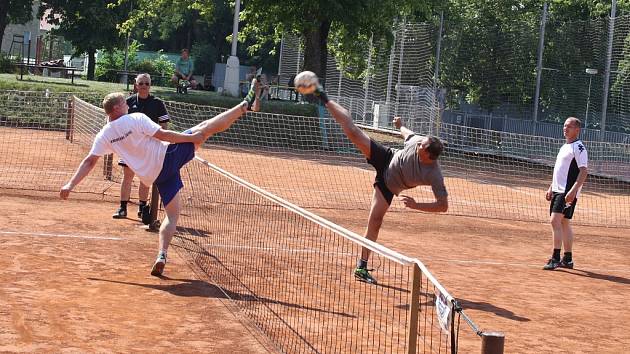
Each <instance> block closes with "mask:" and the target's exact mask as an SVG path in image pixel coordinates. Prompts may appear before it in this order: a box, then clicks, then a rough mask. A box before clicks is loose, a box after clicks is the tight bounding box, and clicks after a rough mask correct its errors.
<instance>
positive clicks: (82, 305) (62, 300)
mask: <svg viewBox="0 0 630 354" xmlns="http://www.w3.org/2000/svg"><path fill="white" fill-rule="evenodd" d="M0 208H1V209H2V210H4V211H5V212H3V213H1V214H0V225H1V226H0V240H1V242H0V254H2V257H0V284H1V285H0V352H3V353H4V352H26V353H29V352H30V353H53V352H57V353H58V352H76V353H97V352H98V353H103V352H119V353H123V352H126V353H129V352H157V351H159V352H171V353H173V352H177V353H268V352H270V351H269V350H268V348H273V347H270V346H269V345H268V344H265V343H266V339H265V338H263V337H261V335H260V334H259V333H258V332H257V330H256V329H253V328H250V327H249V326H246V325H245V322H242V321H241V320H240V317H241V315H239V314H238V312H234V311H233V309H232V306H230V304H229V301H228V300H226V299H225V296H224V294H223V293H222V292H221V290H220V289H219V288H217V287H215V286H213V285H212V284H210V283H208V282H206V281H204V280H199V279H198V278H196V277H195V275H194V274H193V272H192V271H191V269H190V268H189V267H188V265H187V264H186V263H185V261H184V260H182V258H181V257H180V255H179V253H178V252H177V249H176V248H174V249H172V250H171V252H170V253H169V261H168V264H167V267H166V271H165V275H166V277H164V278H161V279H160V278H157V277H153V276H151V275H150V274H149V272H150V268H151V265H152V262H153V260H154V258H155V255H156V249H157V235H156V234H155V233H151V232H147V231H145V230H143V229H142V228H140V225H141V223H140V222H138V221H137V220H131V219H127V220H113V219H112V218H111V214H112V211H113V210H115V208H116V205H115V204H113V203H107V202H90V201H77V200H70V201H61V200H59V199H58V198H55V195H54V194H50V195H47V196H45V197H37V198H31V197H23V196H12V195H8V194H5V193H3V195H2V198H0ZM130 210H134V211H135V206H132V207H131V209H130ZM261 343H263V344H261Z"/></svg>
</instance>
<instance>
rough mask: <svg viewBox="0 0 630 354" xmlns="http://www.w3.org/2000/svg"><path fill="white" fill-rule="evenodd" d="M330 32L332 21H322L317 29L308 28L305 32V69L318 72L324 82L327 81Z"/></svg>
mask: <svg viewBox="0 0 630 354" xmlns="http://www.w3.org/2000/svg"><path fill="white" fill-rule="evenodd" d="M315 21H317V20H315ZM328 32H330V21H324V22H320V23H319V26H317V27H316V28H315V29H312V30H307V31H305V32H304V33H303V36H304V70H309V71H312V72H314V73H315V74H317V76H318V77H319V78H320V81H321V82H322V83H325V81H326V62H327V60H328V48H327V44H328Z"/></svg>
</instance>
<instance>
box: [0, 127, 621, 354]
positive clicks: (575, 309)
mask: <svg viewBox="0 0 630 354" xmlns="http://www.w3.org/2000/svg"><path fill="white" fill-rule="evenodd" d="M15 130H20V129H4V128H3V130H2V134H3V138H4V137H8V136H9V135H10V134H11V133H9V131H11V132H14V131H15ZM28 134H32V136H36V137H38V138H41V139H40V140H37V139H36V141H46V144H43V143H40V144H30V145H29V144H14V145H6V144H3V145H2V153H3V155H4V156H10V157H12V158H13V160H11V161H12V162H11V163H10V164H9V165H10V166H19V169H20V171H21V172H20V173H21V174H22V178H20V177H19V175H17V176H18V177H16V175H15V174H14V175H12V177H11V178H12V179H11V178H9V177H8V176H4V177H2V178H0V183H1V184H0V185H1V186H2V188H3V189H2V193H1V194H2V198H1V201H0V205H2V207H3V209H4V210H6V211H8V212H5V213H3V215H2V216H0V225H2V227H1V230H0V231H1V233H0V238H1V239H2V240H3V242H2V243H1V246H0V247H1V249H2V255H3V257H2V260H1V261H0V266H2V268H1V270H0V280H1V281H2V284H3V285H2V286H0V294H1V295H2V296H1V297H0V311H1V312H2V313H3V316H0V321H2V326H1V327H0V328H2V329H1V330H0V343H1V344H0V350H2V351H9V352H50V351H61V350H62V349H69V350H71V351H79V352H80V351H120V352H125V351H144V350H147V351H148V350H154V349H163V350H166V351H178V352H216V353H226V352H243V353H256V352H267V351H274V350H275V347H274V346H273V344H270V343H269V341H268V340H267V339H266V337H265V336H263V335H262V334H261V332H260V331H259V329H258V328H255V327H253V326H251V325H249V324H248V318H247V317H246V316H244V315H243V313H242V311H239V310H238V309H237V306H235V304H234V302H233V301H232V300H227V299H226V295H225V294H224V293H223V292H222V291H221V289H219V288H217V287H216V286H214V285H213V284H212V282H211V281H209V279H208V278H206V277H205V276H204V275H203V274H200V273H199V272H198V270H196V267H195V265H194V264H192V262H190V254H189V253H188V251H187V250H186V247H185V246H186V241H185V240H182V239H181V238H180V239H179V240H176V242H175V246H174V249H173V250H172V251H171V253H170V254H171V256H170V259H169V264H168V265H167V270H166V273H165V275H166V277H165V278H163V279H159V278H155V277H151V276H149V274H148V273H149V269H150V265H151V263H152V261H153V258H154V256H155V251H156V247H157V245H156V243H157V241H156V235H155V234H152V233H149V232H146V231H144V230H142V229H141V228H140V227H139V225H140V223H139V222H138V221H137V220H135V219H133V218H130V219H129V220H123V221H115V220H112V219H111V213H112V211H113V210H115V208H116V206H117V203H116V199H117V193H118V185H117V184H116V183H113V182H111V181H104V180H103V178H102V175H100V177H99V174H98V172H100V171H94V172H93V176H92V177H91V179H90V180H89V181H88V182H87V185H86V186H85V188H86V191H84V193H78V194H75V195H73V196H71V199H72V200H70V201H61V200H59V199H57V198H56V194H55V193H53V192H49V191H46V189H47V188H50V187H49V186H51V185H55V184H58V185H59V186H61V184H62V183H63V182H64V181H65V180H66V179H67V178H69V177H70V175H71V173H72V172H73V170H74V168H75V167H76V165H77V164H78V163H79V161H80V156H81V154H80V153H79V152H77V153H72V154H68V155H67V160H65V161H63V160H64V159H57V160H55V159H49V160H46V159H45V158H44V157H42V159H43V160H46V161H47V162H46V164H45V167H43V166H42V165H35V164H32V163H31V162H32V161H35V160H33V159H31V158H32V157H34V156H42V155H45V151H48V152H49V153H50V154H51V155H54V151H70V150H72V149H74V147H73V148H68V147H67V146H66V145H67V144H69V142H68V141H67V140H65V139H64V137H63V133H61V132H35V131H31V130H29V131H28ZM55 136H56V138H55ZM49 137H50V139H47V138H49ZM45 138H46V139H45ZM57 144H59V146H57ZM11 146H13V147H19V149H17V150H15V151H12V150H9V149H10V148H11ZM29 149H32V151H28V150H29ZM69 149H70V150H69ZM72 151H75V150H72ZM76 151H83V154H84V153H85V147H83V148H77V150H76ZM230 153H231V151H230V150H227V149H223V150H221V149H207V150H204V151H202V152H201V153H200V155H201V156H203V157H206V158H207V159H208V160H209V161H212V160H213V158H214V160H215V161H217V164H218V165H219V166H220V167H224V168H226V169H228V168H232V169H233V170H235V173H237V174H238V172H239V171H238V169H239V168H240V169H241V170H243V169H245V170H243V171H240V172H243V173H242V174H244V176H242V177H244V178H245V179H246V180H247V179H248V178H250V179H258V181H256V182H257V183H260V184H261V185H262V186H263V187H270V188H269V189H270V190H271V191H272V192H274V193H278V194H279V195H280V196H283V197H285V198H287V199H289V200H290V201H291V198H294V199H296V200H294V202H295V203H296V204H299V203H300V202H306V200H300V198H306V197H305V195H304V193H300V192H299V191H300V189H301V188H306V187H309V186H313V185H326V184H327V183H328V184H329V183H330V181H329V180H327V179H323V178H322V177H321V176H330V175H335V174H336V175H338V176H340V177H341V178H339V179H338V180H336V182H335V183H339V186H337V187H338V188H340V189H342V190H346V191H347V195H348V197H347V198H349V199H350V200H351V201H353V203H354V204H355V205H357V204H358V205H359V206H358V207H352V208H345V209H342V210H340V209H335V208H318V209H315V208H313V207H312V208H311V210H315V211H316V212H317V213H318V214H320V215H321V216H323V217H325V218H328V219H330V220H332V221H334V222H336V223H338V224H340V225H343V226H345V227H346V228H349V229H350V230H351V231H354V232H357V233H362V232H363V229H364V225H365V220H366V218H367V210H365V209H360V208H361V206H360V204H361V201H360V200H359V201H357V200H356V198H354V197H352V195H362V194H364V193H369V190H370V172H369V170H367V169H366V170H363V169H361V168H360V167H357V166H355V165H352V164H337V165H336V164H334V163H331V162H327V163H323V162H318V161H312V160H305V159H300V158H295V156H288V157H285V158H283V157H282V156H267V157H266V159H265V158H263V157H261V156H260V154H255V153H252V152H250V151H246V150H239V151H236V152H235V153H233V154H232V155H226V156H228V157H222V156H223V155H221V154H230ZM20 156H26V157H27V158H26V159H25V161H19V157H20ZM273 159H277V160H275V163H274V160H273ZM227 161H231V164H230V163H228V162H227ZM255 161H259V164H258V165H256V162H255ZM283 161H290V163H291V167H290V168H287V167H286V166H287V165H284V164H282V162H283ZM245 162H248V163H250V162H251V165H248V164H246V163H245ZM29 163H31V164H30V165H29ZM191 163H196V162H195V161H193V162H191ZM3 164H8V163H7V162H4V161H3ZM243 166H248V167H243ZM270 167H272V168H270ZM357 169H360V170H361V171H364V172H359V174H360V175H361V176H364V177H359V178H358V182H357V180H348V181H346V180H344V179H343V178H342V177H343V176H345V175H346V174H347V173H348V171H349V170H352V171H355V172H356V170H357ZM248 171H249V172H248ZM268 171H271V172H268ZM296 171H306V172H305V173H300V172H296ZM309 171H320V172H321V173H313V172H309ZM324 172H326V173H324ZM248 174H249V175H248ZM270 174H271V175H270ZM296 174H297V175H299V176H296ZM32 175H35V176H39V177H40V181H46V183H45V184H46V185H39V186H37V185H36V184H37V183H34V184H35V185H34V186H31V187H30V188H29V187H27V188H29V189H35V190H37V189H41V190H42V191H40V192H31V191H29V192H22V191H20V190H13V189H9V186H14V188H15V187H19V186H20V181H21V180H23V181H24V184H25V185H26V184H28V183H31V182H28V181H31V180H33V179H31V177H29V176H32ZM287 175H288V176H289V177H288V178H287V177H285V176H287ZM195 176H196V175H195V174H192V175H191V177H195ZM27 177H28V178H27ZM298 177H299V178H298ZM283 178H285V179H284V180H283ZM279 179H280V181H282V182H283V183H279ZM35 180H37V178H35ZM340 181H341V182H340ZM190 182H192V181H190ZM185 183H187V181H185ZM301 183H302V184H304V185H301ZM446 183H447V186H449V183H451V184H452V185H456V186H457V187H456V188H454V189H455V190H454V191H453V193H451V198H456V197H457V195H458V194H459V193H462V192H461V191H465V190H476V189H477V188H480V187H479V186H477V185H475V183H481V182H475V181H474V179H471V180H468V179H466V178H464V177H463V176H462V177H461V178H459V179H457V181H456V182H455V180H454V179H450V178H447V182H446ZM466 183H468V185H466ZM544 183H545V182H544V181H540V184H541V185H544ZM265 184H267V185H265ZM281 186H283V188H280V187H281ZM186 188H188V189H191V188H192V187H191V185H187V187H186ZM207 188H210V189H211V188H212V185H209V186H208V187H207ZM274 188H275V189H276V190H274ZM309 188H310V187H309ZM483 188H485V190H491V189H492V188H496V190H495V192H496V193H489V194H487V195H478V196H475V198H471V197H470V196H468V200H469V201H470V200H473V201H474V202H475V203H477V206H478V207H482V206H487V205H494V204H495V203H496V199H497V198H509V197H505V188H506V187H504V186H500V185H497V186H496V187H495V186H494V185H488V184H487V183H484V186H483ZM526 188H529V189H527V190H526V192H527V193H536V192H537V191H536V189H535V188H533V187H526ZM87 189H91V190H101V191H102V193H101V194H98V193H96V192H88V191H87ZM202 192H203V190H200V189H199V188H197V193H201V194H203V193H202ZM425 193H426V191H422V192H421V193H420V197H422V196H423V195H428V194H425ZM321 194H322V195H321V196H317V195H315V196H313V197H314V198H320V199H322V200H324V199H326V198H327V195H326V193H325V192H322V193H321ZM540 194H541V198H542V191H540ZM336 197H337V196H336ZM336 197H335V198H336ZM368 197H369V195H368V196H366V198H365V200H366V202H365V203H366V204H367V203H368V201H369V199H368ZM593 197H597V198H601V199H602V200H616V199H618V198H624V196H623V195H618V194H615V195H610V196H606V195H603V194H598V195H597V196H593ZM338 198H341V199H340V201H339V203H341V202H343V198H344V196H338ZM484 198H491V199H489V200H487V199H484ZM625 198H627V196H625ZM585 199H586V198H585ZM306 204H308V203H306ZM333 204H334V203H333ZM540 205H541V207H542V208H544V207H545V205H546V203H545V202H541V204H540ZM597 205H599V204H597ZM626 205H627V204H626ZM365 207H366V206H365ZM365 207H363V208H365ZM473 207H474V206H473ZM131 210H134V209H131ZM399 210H400V207H399V206H398V207H396V206H395V212H392V213H389V214H388V215H387V216H386V219H385V222H384V226H383V229H382V231H381V236H380V238H379V242H380V243H381V244H383V245H385V246H387V247H389V248H392V249H393V250H395V251H398V252H401V253H403V254H405V255H407V256H410V257H416V258H419V259H421V260H422V261H423V262H424V263H425V264H426V265H428V267H429V269H430V270H431V271H432V272H433V273H434V274H435V275H436V277H437V279H438V280H439V281H441V283H442V284H443V285H444V286H445V288H446V289H448V290H449V291H450V292H451V293H452V294H453V295H454V296H455V297H456V298H457V299H459V300H460V301H461V304H462V305H463V307H464V309H465V311H466V312H467V314H468V315H469V316H471V317H472V318H473V320H474V321H475V322H476V323H477V325H479V327H481V328H482V329H485V330H498V331H503V332H504V333H505V335H506V352H508V353H510V352H512V353H541V352H550V351H554V352H561V353H619V352H623V351H624V350H625V349H626V348H627V346H628V345H630V335H629V334H628V333H627V331H626V330H625V327H626V326H625V323H627V322H628V320H630V311H628V310H627V309H625V306H624V304H625V303H626V302H627V299H628V298H630V286H629V285H630V260H629V259H628V257H627V254H629V251H630V241H629V240H628V238H627V234H628V230H627V229H621V228H605V227H585V226H576V227H575V231H576V242H575V250H574V253H575V262H576V269H574V270H557V271H554V272H544V271H542V270H541V268H542V265H543V264H544V263H545V262H546V260H547V258H548V256H549V253H550V252H549V251H550V250H549V246H550V235H549V234H550V230H549V227H548V226H547V225H545V224H542V223H536V222H515V221H511V220H499V219H487V218H486V219H484V218H472V217H465V216H455V215H429V214H422V213H409V212H398V211H399ZM579 211H580V209H579V207H578V211H577V213H579ZM543 212H544V211H543ZM622 215H628V213H627V211H622ZM224 227H225V226H224ZM203 231H205V232H207V233H209V234H210V237H211V236H212V232H214V231H215V230H203ZM254 256H255V255H254ZM348 259H349V260H350V263H349V264H348V265H346V267H347V270H350V269H351V267H352V263H353V262H354V261H353V257H348ZM372 266H374V267H376V268H377V269H376V270H375V272H374V275H375V276H376V277H377V278H378V277H379V275H380V273H379V272H380V271H381V269H379V268H378V267H379V261H378V259H376V260H374V261H373V264H372ZM347 270H346V268H343V269H340V271H341V272H342V273H343V272H346V271H347ZM273 271H274V269H273V267H272V266H270V267H267V268H266V269H264V272H267V273H273ZM348 276H350V274H349V273H348ZM357 284H361V283H357ZM312 286H313V287H318V286H320V284H313V285H312ZM352 286H353V291H354V294H355V296H356V298H357V300H356V301H357V302H359V301H361V300H363V299H365V298H366V297H368V296H369V295H370V291H371V290H370V289H369V288H367V287H365V286H360V285H356V288H354V287H355V285H352ZM278 291H281V290H278ZM282 291H289V290H282ZM271 300H273V299H271ZM276 305H278V306H279V307H281V308H286V307H287V306H289V305H291V304H283V303H279V304H276ZM320 310H321V309H320ZM320 312H321V311H320ZM324 313H325V312H324ZM333 315H336V314H333ZM460 326H461V328H460V352H462V353H471V352H473V353H474V352H478V351H479V340H478V338H477V337H476V336H475V335H474V334H473V333H470V331H469V330H468V327H467V326H466V324H465V323H463V321H462V324H461V325H460ZM331 330H332V331H333V332H334V331H335V329H334V328H332V329H331ZM338 330H343V329H342V328H340V329H338ZM328 340H331V339H330V338H329V339H328ZM332 347H333V348H334V347H335V346H334V345H333V346H332Z"/></svg>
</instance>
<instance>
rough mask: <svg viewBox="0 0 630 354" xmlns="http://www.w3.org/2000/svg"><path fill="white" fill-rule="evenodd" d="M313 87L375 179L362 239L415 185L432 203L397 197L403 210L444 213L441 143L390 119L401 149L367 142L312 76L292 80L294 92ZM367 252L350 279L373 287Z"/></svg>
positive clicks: (375, 232)
mask: <svg viewBox="0 0 630 354" xmlns="http://www.w3.org/2000/svg"><path fill="white" fill-rule="evenodd" d="M313 85H314V86H315V89H314V92H313V95H314V96H315V97H318V98H319V99H320V100H321V102H322V103H323V104H324V106H326V108H327V109H328V111H329V112H330V114H331V115H332V116H333V118H334V119H335V120H336V121H337V123H339V124H340V125H341V127H342V129H343V131H344V133H345V134H346V136H347V137H348V139H350V141H352V143H353V144H354V145H355V146H356V147H357V148H358V149H359V150H360V151H361V153H363V155H364V156H365V157H366V159H367V161H368V163H369V164H370V165H372V166H374V169H375V170H376V178H375V180H374V194H373V195H372V204H371V206H370V215H369V217H368V225H367V228H366V230H365V234H364V236H365V237H367V238H368V239H369V240H372V241H376V239H377V238H378V232H379V230H380V228H381V225H382V223H383V217H384V216H385V213H386V212H387V210H388V209H389V206H390V204H391V202H392V199H393V198H394V194H395V195H397V196H398V195H399V194H400V192H402V191H404V190H406V189H410V188H413V187H416V186H419V185H430V186H431V188H432V189H433V194H434V196H435V201H433V202H428V203H419V202H416V201H415V200H414V199H413V198H411V197H409V196H404V195H400V196H399V198H400V200H401V201H402V202H403V203H404V204H405V206H406V207H408V208H411V209H416V210H421V211H426V212H432V213H441V212H446V211H447V210H448V194H447V192H446V187H445V186H444V178H443V177H442V172H441V171H440V165H439V164H438V162H437V159H438V157H439V156H440V154H441V153H442V151H443V150H444V145H443V144H442V142H441V141H440V140H439V139H438V138H436V137H433V136H417V135H415V134H414V133H413V132H412V131H411V130H409V129H407V128H406V127H404V126H403V124H402V120H401V119H400V118H398V117H396V118H394V126H395V127H396V128H397V129H400V134H401V135H402V136H403V138H404V139H405V147H404V148H403V149H401V150H394V149H392V148H389V147H386V146H383V145H381V144H380V143H378V142H376V141H374V140H372V139H370V137H369V136H368V135H367V134H365V132H363V131H362V130H361V129H359V128H358V127H357V126H356V125H354V122H353V121H352V117H351V116H350V113H349V112H348V110H346V109H345V108H343V107H342V106H341V105H339V104H338V103H337V102H335V101H333V100H329V99H328V97H327V96H326V92H324V90H323V89H322V87H321V85H319V82H318V80H317V77H316V76H315V74H313V73H311V72H307V71H305V72H302V73H300V74H298V75H297V76H296V77H295V86H296V89H298V90H301V91H309V89H308V88H309V87H310V86H313ZM369 256H370V250H369V249H367V248H365V247H364V248H363V250H362V251H361V259H360V260H359V261H358V264H357V268H356V269H355V270H354V276H355V277H356V278H357V279H359V280H362V281H365V282H368V283H372V284H376V279H374V277H372V275H371V274H370V272H369V270H368V269H367V263H368V258H369Z"/></svg>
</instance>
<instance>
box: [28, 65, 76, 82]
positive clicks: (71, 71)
mask: <svg viewBox="0 0 630 354" xmlns="http://www.w3.org/2000/svg"><path fill="white" fill-rule="evenodd" d="M16 65H17V66H18V67H19V68H20V80H24V68H26V69H27V70H28V69H37V70H41V71H42V72H43V71H44V69H46V70H49V71H51V72H54V71H63V72H65V78H68V75H70V79H71V82H72V84H73V85H74V76H75V75H74V73H75V72H77V71H81V70H80V69H79V68H73V67H69V66H46V65H38V64H25V63H18V64H16Z"/></svg>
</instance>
